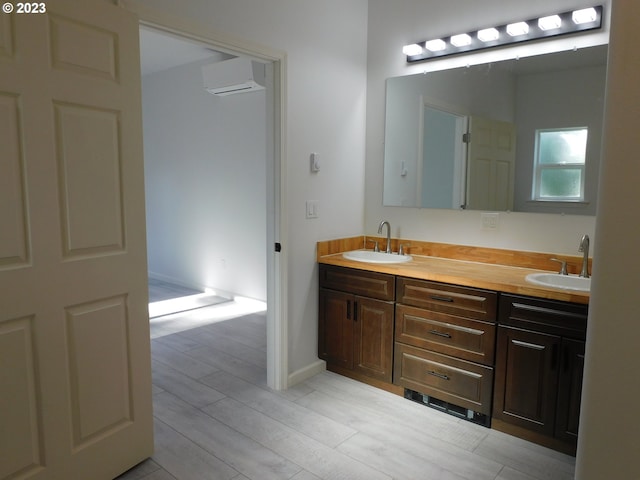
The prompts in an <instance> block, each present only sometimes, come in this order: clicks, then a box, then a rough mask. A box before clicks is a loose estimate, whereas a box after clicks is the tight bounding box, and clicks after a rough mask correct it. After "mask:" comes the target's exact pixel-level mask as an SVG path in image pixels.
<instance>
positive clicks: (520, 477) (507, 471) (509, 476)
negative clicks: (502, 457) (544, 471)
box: [496, 467, 536, 480]
mask: <svg viewBox="0 0 640 480" xmlns="http://www.w3.org/2000/svg"><path fill="white" fill-rule="evenodd" d="M496 480H536V479H535V478H533V477H531V476H529V475H527V474H526V473H522V472H518V471H517V470H514V469H513V468H511V467H504V468H503V469H502V471H501V472H500V475H498V476H497V477H496Z"/></svg>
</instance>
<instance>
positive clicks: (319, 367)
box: [287, 360, 327, 387]
mask: <svg viewBox="0 0 640 480" xmlns="http://www.w3.org/2000/svg"><path fill="white" fill-rule="evenodd" d="M326 369H327V362H325V361H324V360H318V361H317V362H314V363H312V364H311V365H307V366H306V367H304V368H301V369H300V370H297V371H295V372H293V373H290V374H289V378H288V381H287V387H293V386H294V385H296V384H298V383H302V382H304V381H305V380H307V379H308V378H311V377H313V376H314V375H317V374H318V373H322V372H324V371H325V370H326Z"/></svg>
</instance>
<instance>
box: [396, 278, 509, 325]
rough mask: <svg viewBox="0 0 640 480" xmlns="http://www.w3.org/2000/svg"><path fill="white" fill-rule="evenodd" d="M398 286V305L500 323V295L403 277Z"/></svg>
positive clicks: (399, 279) (398, 281)
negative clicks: (497, 319)
mask: <svg viewBox="0 0 640 480" xmlns="http://www.w3.org/2000/svg"><path fill="white" fill-rule="evenodd" d="M396 283H397V286H396V298H397V302H398V303H402V304H405V305H411V306H413V307H420V308H427V309H429V310H432V311H434V312H440V313H448V314H450V315H457V316H459V317H467V318H473V319H475V320H481V321H484V322H494V323H495V321H496V310H497V302H498V294H497V293H496V292H491V291H488V290H481V289H478V288H469V287H458V286H455V285H448V284H446V283H438V282H429V281H426V280H414V279H411V278H402V277H401V278H398V280H397V282H396Z"/></svg>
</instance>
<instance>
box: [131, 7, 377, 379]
mask: <svg viewBox="0 0 640 480" xmlns="http://www.w3.org/2000/svg"><path fill="white" fill-rule="evenodd" d="M135 3H138V4H140V5H143V6H147V7H149V8H152V9H154V10H157V11H160V12H162V13H164V14H168V15H173V16H175V17H177V18H182V19H185V20H187V21H191V22H198V23H199V24H201V25H204V26H206V27H207V28H209V29H213V30H215V31H219V32H220V33H221V34H227V35H230V36H232V37H235V38H240V39H242V40H243V41H245V42H251V43H256V44H259V45H264V46H266V47H269V48H272V49H276V50H280V51H284V52H286V54H287V78H286V79H285V81H286V96H287V99H286V101H287V111H286V112H284V114H285V115H286V119H287V131H286V132H285V134H286V137H287V144H286V145H284V150H285V152H286V157H287V165H286V166H287V170H286V176H287V185H286V190H287V194H288V198H287V201H288V204H289V216H288V218H287V222H288V228H289V234H288V238H284V239H280V240H281V242H282V245H283V249H287V252H288V255H289V256H288V264H289V271H288V288H289V290H288V299H289V300H288V305H287V306H286V308H287V313H288V319H289V332H288V333H289V371H290V372H296V371H297V370H299V369H303V368H305V367H307V366H309V365H311V364H313V363H314V362H317V361H318V357H317V328H318V322H317V318H318V273H317V265H316V261H315V259H316V252H315V244H316V242H317V241H318V240H324V239H327V238H335V237H343V236H350V235H359V234H361V233H362V231H363V227H364V221H363V212H364V203H363V202H364V144H365V122H366V118H365V115H366V51H367V43H366V42H367V1H366V0H350V1H348V2H345V1H343V0H323V1H322V2H318V1H315V0H269V1H263V0H188V1H180V2H176V1H174V0H136V2H135ZM311 152H318V153H320V155H321V165H322V166H321V171H320V172H319V173H317V174H312V173H311V172H310V167H309V155H310V153H311ZM308 199H311V200H317V201H318V202H319V214H320V217H319V218H318V219H313V220H307V219H305V200H308Z"/></svg>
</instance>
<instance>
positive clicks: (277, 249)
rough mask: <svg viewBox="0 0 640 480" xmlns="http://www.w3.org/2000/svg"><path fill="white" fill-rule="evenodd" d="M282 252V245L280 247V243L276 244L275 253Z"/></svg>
mask: <svg viewBox="0 0 640 480" xmlns="http://www.w3.org/2000/svg"><path fill="white" fill-rule="evenodd" d="M281 251H282V245H280V242H276V252H281Z"/></svg>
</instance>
